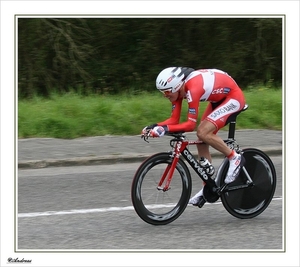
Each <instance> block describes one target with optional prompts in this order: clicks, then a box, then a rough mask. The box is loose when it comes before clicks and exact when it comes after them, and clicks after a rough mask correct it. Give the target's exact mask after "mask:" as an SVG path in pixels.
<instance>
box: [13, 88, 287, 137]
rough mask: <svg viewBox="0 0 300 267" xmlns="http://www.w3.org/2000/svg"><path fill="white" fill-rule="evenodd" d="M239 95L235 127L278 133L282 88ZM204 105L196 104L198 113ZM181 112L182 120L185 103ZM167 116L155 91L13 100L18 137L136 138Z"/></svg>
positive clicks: (168, 107)
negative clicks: (242, 107) (242, 105)
mask: <svg viewBox="0 0 300 267" xmlns="http://www.w3.org/2000/svg"><path fill="white" fill-rule="evenodd" d="M244 93H245V97H246V100H247V103H248V104H249V109H248V110H247V111H246V112H245V113H243V114H242V115H240V116H239V117H238V121H237V129H273V130H281V129H282V90H275V89H270V88H263V87H261V88H254V89H248V90H245V91H244ZM206 105H207V103H205V102H203V103H201V104H200V114H202V112H203V110H204V109H205V107H206ZM182 110H183V112H182V113H183V114H182V116H181V119H182V121H184V120H185V118H186V110H187V103H186V101H184V104H183V109H182ZM170 113H171V105H170V102H169V101H168V100H167V99H165V98H164V97H163V96H162V94H161V93H159V92H157V91H154V92H153V93H152V94H150V93H140V94H127V95H126V94H124V95H118V96H109V95H102V96H100V95H91V96H87V97H82V96H79V95H76V94H66V95H63V96H59V95H53V96H51V98H50V99H43V98H39V97H35V98H33V99H31V100H19V101H18V137H19V138H31V137H54V138H68V139H69V138H77V137H85V136H101V135H137V134H139V133H140V132H141V130H142V128H143V127H144V126H146V125H149V124H152V123H155V122H158V121H162V120H164V119H166V118H168V117H169V116H170ZM224 129H226V128H224Z"/></svg>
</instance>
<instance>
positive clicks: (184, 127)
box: [158, 99, 199, 132]
mask: <svg viewBox="0 0 300 267" xmlns="http://www.w3.org/2000/svg"><path fill="white" fill-rule="evenodd" d="M182 100H183V99H180V100H177V101H176V102H174V103H172V107H173V110H172V115H171V117H170V118H169V119H167V120H165V121H163V122H160V123H158V125H159V126H165V125H166V126H167V127H168V131H169V132H192V131H194V129H195V127H196V125H197V117H198V108H199V102H198V101H195V102H191V103H189V108H188V117H187V121H185V122H183V123H179V121H180V113H181V107H182Z"/></svg>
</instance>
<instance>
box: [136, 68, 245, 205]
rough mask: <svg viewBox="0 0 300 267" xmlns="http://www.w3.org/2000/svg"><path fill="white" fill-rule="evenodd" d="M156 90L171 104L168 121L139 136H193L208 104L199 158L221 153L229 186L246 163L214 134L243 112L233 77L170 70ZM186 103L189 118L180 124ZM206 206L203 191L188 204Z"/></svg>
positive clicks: (200, 128) (241, 96)
mask: <svg viewBox="0 0 300 267" xmlns="http://www.w3.org/2000/svg"><path fill="white" fill-rule="evenodd" d="M156 87H157V89H158V90H159V91H160V92H162V93H163V94H164V96H165V97H166V98H167V99H169V101H170V102H171V103H172V112H171V116H170V118H168V119H166V120H164V121H162V122H158V123H155V124H152V125H150V126H146V127H145V128H144V129H143V130H142V135H145V134H146V135H148V136H151V137H161V136H163V135H164V134H165V133H167V132H180V131H182V132H192V131H194V130H195V128H196V125H197V118H198V110H199V104H200V102H202V101H208V102H209V103H208V106H207V108H206V110H205V111H204V113H203V115H202V118H201V122H200V124H199V126H198V128H197V137H198V139H199V140H201V141H203V142H204V143H203V144H199V145H197V150H198V156H199V158H200V157H205V158H207V159H208V160H209V161H210V162H211V161H212V158H211V155H210V152H209V146H211V147H213V148H214V149H216V150H218V151H220V152H221V153H223V154H224V155H225V156H226V157H227V158H228V159H229V163H230V164H229V169H228V173H227V176H226V179H225V183H231V182H233V181H234V180H235V178H236V177H237V176H238V175H239V172H240V170H241V168H242V166H243V165H244V162H245V159H244V157H243V156H242V155H240V154H238V153H236V152H235V151H234V150H231V149H230V148H229V147H228V146H227V145H226V144H225V143H224V142H223V139H221V138H220V137H219V136H218V135H217V132H218V131H219V130H220V129H221V128H222V127H224V126H225V125H226V124H227V123H228V122H229V120H230V115H232V114H233V113H236V112H238V111H240V110H242V109H243V107H244V105H245V98H244V94H243V92H242V90H241V89H240V87H239V86H238V85H237V83H236V82H235V81H234V79H233V78H232V77H230V76H229V75H228V74H227V73H226V72H224V71H221V70H218V69H199V70H194V69H192V68H188V67H169V68H166V69H164V70H162V71H161V72H160V73H159V75H158V76H157V79H156ZM183 99H186V100H187V102H188V115H187V120H186V121H185V122H182V123H180V121H179V120H180V113H181V107H182V101H183ZM204 203H205V199H204V197H203V188H202V189H201V190H200V191H199V192H198V193H197V194H196V195H195V196H194V197H192V198H191V199H190V200H189V204H192V205H194V206H199V207H201V206H202V205H203V204H204Z"/></svg>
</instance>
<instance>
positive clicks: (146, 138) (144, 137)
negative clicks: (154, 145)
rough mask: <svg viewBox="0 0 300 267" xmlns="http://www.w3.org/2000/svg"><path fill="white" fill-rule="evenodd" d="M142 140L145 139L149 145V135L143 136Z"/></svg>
mask: <svg viewBox="0 0 300 267" xmlns="http://www.w3.org/2000/svg"><path fill="white" fill-rule="evenodd" d="M141 138H143V139H144V141H145V142H147V143H149V141H148V138H149V135H148V134H147V135H145V134H142V135H141Z"/></svg>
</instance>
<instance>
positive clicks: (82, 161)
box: [18, 147, 282, 169]
mask: <svg viewBox="0 0 300 267" xmlns="http://www.w3.org/2000/svg"><path fill="white" fill-rule="evenodd" d="M261 150H262V151H263V152H265V153H266V154H267V155H269V156H277V155H278V156H279V155H282V148H281V147H280V148H279V147H274V148H267V149H263V148H262V149H261ZM151 155H153V154H149V155H148V154H142V155H138V154H137V155H130V156H120V155H118V156H106V157H81V158H78V157H77V158H67V159H47V160H29V161H20V162H18V169H41V168H48V167H70V166H92V165H110V164H120V163H135V162H142V161H143V160H145V159H146V158H148V157H149V156H151ZM211 155H212V157H217V158H221V157H223V156H222V154H220V152H212V153H211ZM194 156H195V157H197V155H196V154H194Z"/></svg>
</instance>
